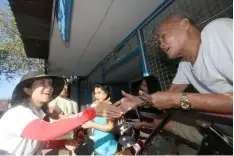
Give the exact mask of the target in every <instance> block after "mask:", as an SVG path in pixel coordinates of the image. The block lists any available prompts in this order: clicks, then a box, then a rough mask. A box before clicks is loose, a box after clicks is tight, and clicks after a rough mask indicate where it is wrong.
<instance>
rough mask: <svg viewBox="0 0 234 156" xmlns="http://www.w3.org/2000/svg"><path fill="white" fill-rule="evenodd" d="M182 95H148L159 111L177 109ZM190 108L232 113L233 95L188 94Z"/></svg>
mask: <svg viewBox="0 0 234 156" xmlns="http://www.w3.org/2000/svg"><path fill="white" fill-rule="evenodd" d="M181 95H182V93H174V92H157V93H154V94H152V95H150V100H151V102H152V103H153V105H154V107H156V108H159V109H167V108H179V107H180V98H181ZM187 96H188V100H189V102H190V103H191V108H192V109H195V110H200V111H207V112H214V113H227V114H229V113H232V112H233V94H232V93H227V94H199V93H188V94H187Z"/></svg>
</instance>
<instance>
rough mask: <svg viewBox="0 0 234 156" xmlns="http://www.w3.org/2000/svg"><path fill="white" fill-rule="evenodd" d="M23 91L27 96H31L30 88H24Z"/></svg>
mask: <svg viewBox="0 0 234 156" xmlns="http://www.w3.org/2000/svg"><path fill="white" fill-rule="evenodd" d="M23 90H24V92H25V94H27V95H29V96H30V95H31V94H32V90H31V89H30V88H24V89H23Z"/></svg>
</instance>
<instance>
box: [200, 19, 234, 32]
mask: <svg viewBox="0 0 234 156" xmlns="http://www.w3.org/2000/svg"><path fill="white" fill-rule="evenodd" d="M232 25H233V19H231V18H217V19H215V20H213V21H211V22H210V23H208V24H207V25H206V26H205V27H204V29H203V30H202V32H204V31H212V30H217V29H218V30H219V31H222V30H225V29H224V28H225V27H229V26H231V27H232Z"/></svg>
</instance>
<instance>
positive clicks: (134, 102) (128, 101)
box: [114, 91, 144, 113]
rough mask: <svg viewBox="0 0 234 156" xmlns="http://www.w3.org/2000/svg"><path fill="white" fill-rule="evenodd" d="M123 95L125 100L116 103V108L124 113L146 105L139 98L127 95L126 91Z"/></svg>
mask: <svg viewBox="0 0 234 156" xmlns="http://www.w3.org/2000/svg"><path fill="white" fill-rule="evenodd" d="M122 94H123V96H124V98H122V99H121V100H119V101H117V102H116V103H114V106H116V107H117V108H121V109H122V110H124V113H126V112H128V111H130V110H131V109H133V108H135V107H137V106H140V105H141V104H143V103H144V101H143V100H142V99H140V98H139V97H137V96H134V95H131V94H128V93H125V92H124V91H122Z"/></svg>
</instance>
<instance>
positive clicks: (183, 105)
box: [180, 93, 191, 110]
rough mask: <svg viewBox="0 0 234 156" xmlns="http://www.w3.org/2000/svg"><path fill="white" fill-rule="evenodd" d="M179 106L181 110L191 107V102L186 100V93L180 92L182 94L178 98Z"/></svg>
mask: <svg viewBox="0 0 234 156" xmlns="http://www.w3.org/2000/svg"><path fill="white" fill-rule="evenodd" d="M180 107H181V108H182V109H183V110H190V109H191V103H190V102H189V100H188V96H187V93H182V96H181V98H180Z"/></svg>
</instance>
